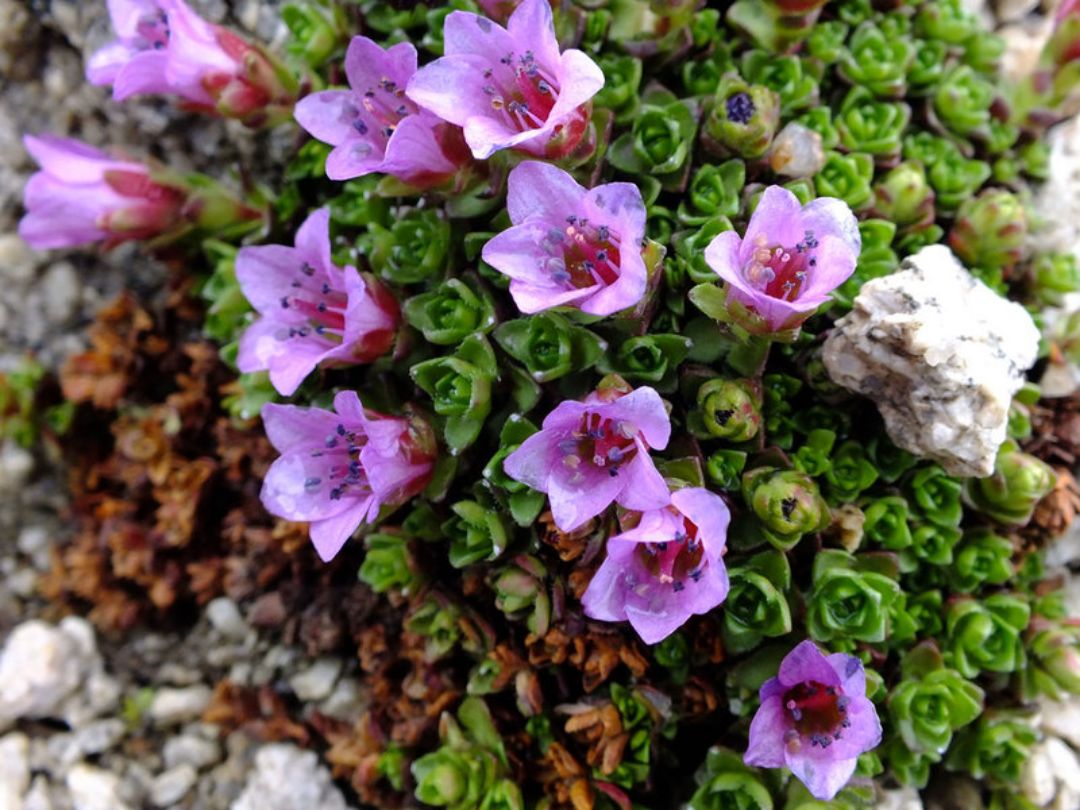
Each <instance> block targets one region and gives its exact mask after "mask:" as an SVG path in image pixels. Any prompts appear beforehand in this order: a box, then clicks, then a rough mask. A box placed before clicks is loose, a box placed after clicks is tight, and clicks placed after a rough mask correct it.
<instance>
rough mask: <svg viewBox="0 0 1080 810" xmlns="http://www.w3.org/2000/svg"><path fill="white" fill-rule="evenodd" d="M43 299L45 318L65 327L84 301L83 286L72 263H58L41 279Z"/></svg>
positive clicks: (55, 324)
mask: <svg viewBox="0 0 1080 810" xmlns="http://www.w3.org/2000/svg"><path fill="white" fill-rule="evenodd" d="M40 289H41V298H42V303H43V305H44V309H45V317H46V318H47V319H48V321H49V322H50V323H51V324H53V325H54V326H63V325H65V324H66V323H67V322H68V321H69V320H70V319H71V317H72V316H73V315H75V313H76V312H78V309H79V304H80V303H81V301H82V285H81V284H80V283H79V276H78V274H77V273H76V272H75V268H74V267H73V266H72V265H71V263H70V262H57V263H56V264H54V265H52V266H50V267H49V269H48V270H46V271H45V273H44V275H43V276H42V277H41V288H40Z"/></svg>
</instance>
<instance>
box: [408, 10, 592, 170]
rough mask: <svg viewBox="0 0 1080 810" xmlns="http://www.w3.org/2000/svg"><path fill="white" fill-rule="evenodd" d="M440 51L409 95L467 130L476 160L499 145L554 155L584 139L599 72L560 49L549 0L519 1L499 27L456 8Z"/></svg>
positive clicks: (581, 57)
mask: <svg viewBox="0 0 1080 810" xmlns="http://www.w3.org/2000/svg"><path fill="white" fill-rule="evenodd" d="M443 41H444V43H445V48H444V52H445V54H446V55H445V56H443V57H442V58H441V59H436V60H435V61H434V62H432V63H431V64H429V65H426V66H425V67H423V68H421V69H420V71H418V72H417V74H416V75H415V76H413V78H412V79H411V80H410V81H409V86H408V89H407V91H406V92H407V94H408V96H409V98H411V99H412V100H413V101H415V102H416V103H417V104H419V105H420V106H421V107H426V108H427V109H429V110H431V111H432V112H433V113H435V114H436V115H437V116H439V117H440V118H442V119H443V120H445V121H449V122H450V123H452V124H457V125H458V126H460V127H463V128H464V130H465V140H466V142H468V144H469V146H470V147H471V148H472V152H473V156H474V157H476V158H477V159H478V160H483V159H485V158H488V157H491V155H492V154H493V153H495V152H497V151H499V150H500V149H516V150H518V151H521V152H526V153H528V154H530V155H537V156H540V157H548V158H556V157H562V156H564V155H567V154H569V153H570V152H571V151H572V150H573V149H574V147H575V146H577V144H578V143H579V142H580V141H581V138H582V136H583V135H584V134H585V129H586V126H587V125H588V121H589V107H588V106H587V105H588V103H589V101H590V100H591V99H592V97H593V96H594V95H596V93H597V91H598V90H600V88H601V87H603V86H604V74H603V72H602V71H601V70H600V68H599V67H598V66H597V65H596V63H595V62H593V60H592V59H590V58H589V57H588V56H586V55H585V54H584V53H582V52H581V51H577V50H568V51H565V52H563V53H560V52H559V43H558V40H557V39H556V38H555V25H554V23H553V21H552V17H551V6H550V5H548V2H547V0H522V2H521V4H520V5H518V7H517V8H516V9H515V10H514V13H513V14H511V15H510V19H509V21H508V22H507V24H506V27H505V28H503V27H502V26H501V25H499V24H497V23H494V22H492V21H491V20H489V19H488V18H486V17H480V16H478V15H476V14H469V13H467V12H464V11H454V12H451V14H450V15H449V16H448V17H447V18H446V22H445V23H444V25H443Z"/></svg>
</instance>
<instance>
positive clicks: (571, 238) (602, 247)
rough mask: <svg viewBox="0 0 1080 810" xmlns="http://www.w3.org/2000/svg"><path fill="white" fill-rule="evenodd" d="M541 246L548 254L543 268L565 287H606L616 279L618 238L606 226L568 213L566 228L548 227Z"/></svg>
mask: <svg viewBox="0 0 1080 810" xmlns="http://www.w3.org/2000/svg"><path fill="white" fill-rule="evenodd" d="M540 246H541V247H542V248H544V250H545V251H546V252H547V254H548V258H546V259H544V260H543V261H542V267H543V269H544V270H546V271H547V272H548V273H549V274H550V276H551V278H552V280H553V281H555V282H556V283H558V284H562V285H564V286H566V287H567V288H573V289H579V290H580V289H583V288H586V287H595V286H596V285H597V284H601V285H604V286H607V285H609V284H614V283H615V282H616V281H618V279H619V261H620V256H619V249H620V242H619V237H618V234H615V233H613V232H612V230H611V228H609V227H608V226H607V225H599V226H596V225H593V224H592V223H590V222H589V220H588V219H586V218H585V217H576V216H574V215H572V214H571V215H570V216H568V217H567V218H566V227H565V228H562V229H560V228H550V229H549V230H548V232H547V235H546V236H545V237H544V239H543V240H541V242H540Z"/></svg>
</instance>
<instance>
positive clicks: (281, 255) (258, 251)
mask: <svg viewBox="0 0 1080 810" xmlns="http://www.w3.org/2000/svg"><path fill="white" fill-rule="evenodd" d="M303 263H304V257H303V256H302V255H301V252H300V251H299V250H297V249H296V248H292V247H288V246H287V245H257V246H253V247H243V248H240V251H239V253H237V254H236V280H237V282H239V284H240V290H241V292H243V293H244V297H245V298H246V299H247V300H248V301H249V302H250V304H251V306H253V307H254V308H255V309H256V310H257V311H258V312H261V313H262V314H264V315H267V314H272V315H273V316H274V319H275V320H281V321H283V322H290V321H295V322H297V323H299V322H306V320H307V319H306V318H305V317H304V316H302V315H300V314H299V313H296V312H290V311H289V309H288V308H286V307H283V306H282V305H281V299H282V297H283V296H285V295H287V294H288V292H289V290H290V289H291V287H290V285H291V284H292V282H293V281H294V280H296V279H298V278H299V276H300V268H301V266H302V265H303Z"/></svg>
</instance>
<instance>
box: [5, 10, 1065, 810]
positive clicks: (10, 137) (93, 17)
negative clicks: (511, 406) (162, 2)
mask: <svg viewBox="0 0 1080 810" xmlns="http://www.w3.org/2000/svg"><path fill="white" fill-rule="evenodd" d="M191 3H192V5H193V6H194V7H195V8H196V9H197V10H198V11H199V12H200V13H202V14H203V15H204V16H205V17H207V18H208V19H211V20H214V21H227V22H229V23H230V24H232V25H234V26H236V27H237V28H239V29H241V30H243V31H246V32H247V33H249V34H252V35H254V36H257V37H259V38H260V39H262V40H263V41H265V42H271V43H280V42H281V41H282V40H283V38H284V31H283V30H282V27H281V25H280V23H279V21H278V17H277V11H276V9H277V6H278V5H279V2H278V0H236V2H224V1H223V0H191ZM969 5H971V6H973V7H976V10H977V11H979V12H980V13H984V14H989V13H990V12H989V11H987V10H986V9H987V6H986V4H985V3H982V2H978V1H976V2H972V3H969ZM1036 5H1037V4H1036V3H1035V2H1024V1H1023V0H1018V1H1016V2H1008V1H1007V0H999V2H998V3H997V4H996V8H997V10H998V13H999V14H1000V19H1001V20H1002V21H1003V22H1005V23H1006V24H1007V28H1006V30H1007V32H1008V39H1009V43H1010V54H1009V56H1008V58H1007V60H1006V63H1007V65H1008V69H1010V70H1022V66H1023V65H1024V64H1026V63H1029V62H1030V55H1031V53H1032V52H1037V43H1038V40H1039V37H1040V36H1041V35H1042V33H1043V32H1044V31H1045V27H1043V26H1040V25H1039V24H1038V23H1037V22H1034V23H1033V22H1031V21H1030V20H1027V21H1023V20H1022V18H1023V17H1024V15H1026V14H1027V13H1028V12H1029V11H1031V10H1032V9H1033V8H1034V7H1035V6H1036ZM108 37H109V30H108V19H107V15H106V13H105V6H104V0H81V1H80V0H0V371H5V370H9V369H11V368H13V367H15V366H16V365H17V364H18V363H19V362H20V361H21V360H22V359H23V358H24V357H25V356H26V355H27V354H28V353H29V354H33V356H35V357H36V358H37V360H38V361H39V362H41V363H43V364H44V365H45V366H47V367H50V368H56V367H57V366H58V365H59V363H60V362H61V360H62V359H63V358H64V357H65V356H67V355H68V354H70V353H73V352H75V351H78V350H79V349H81V348H82V346H83V344H84V330H85V327H86V325H87V324H88V323H89V322H90V320H91V319H92V318H93V315H94V313H95V312H96V311H97V309H98V308H99V307H100V306H101V305H102V304H103V303H105V302H107V301H109V300H110V299H111V298H112V297H113V296H114V295H115V294H116V293H118V292H119V291H120V290H122V289H124V288H125V287H126V288H133V289H135V290H136V291H138V292H139V293H140V294H141V295H142V296H144V297H148V296H153V295H154V293H155V291H156V290H158V289H159V288H160V286H161V284H162V281H163V278H164V273H163V270H162V268H161V267H160V266H159V265H157V264H156V263H155V262H154V261H153V260H151V259H148V258H146V257H145V256H143V255H141V254H140V253H139V251H138V250H137V249H136V248H135V247H132V246H126V247H123V248H120V249H118V250H116V251H114V252H112V253H110V254H108V255H105V256H102V255H97V254H94V253H71V254H63V253H59V252H56V253H50V254H39V253H35V252H33V251H31V250H29V249H28V248H27V247H26V246H25V245H23V243H22V242H21V241H20V240H19V239H18V237H17V236H16V235H15V233H14V230H15V224H16V221H17V217H18V215H19V213H20V212H21V203H20V198H21V192H22V186H23V183H24V182H25V180H26V178H27V177H28V176H29V174H30V172H31V171H32V170H33V165H32V163H31V161H30V160H29V157H28V156H27V155H26V153H25V151H24V149H23V147H22V144H21V141H20V138H21V136H22V134H24V133H27V132H31V133H33V132H41V131H46V130H48V131H52V132H56V133H59V134H69V135H73V136H75V137H79V138H82V139H84V140H86V141H88V142H90V143H93V144H96V145H101V146H106V145H111V146H115V147H119V148H121V149H125V150H127V151H129V152H131V153H132V154H134V155H146V154H150V155H153V156H155V157H157V158H159V159H161V160H163V161H165V162H167V163H169V164H170V165H172V166H175V167H177V168H181V169H193V170H200V171H204V172H207V173H208V174H212V175H214V176H217V177H223V176H228V175H230V174H235V173H236V172H237V171H238V169H239V168H240V167H241V166H243V167H244V168H245V169H246V170H247V171H249V172H251V174H252V176H253V177H255V178H256V179H259V178H267V179H270V180H272V178H273V170H274V168H273V167H274V166H275V165H278V166H280V165H281V163H282V161H281V159H280V158H281V156H282V155H283V154H285V151H286V150H287V149H288V148H289V145H290V143H291V141H292V139H293V138H294V137H295V133H294V132H293V131H291V130H290V129H289V128H287V127H286V128H282V130H281V131H279V132H277V133H274V134H272V135H252V134H251V133H248V132H247V131H245V130H243V128H241V127H239V126H234V125H232V124H227V123H224V122H220V121H213V120H209V119H205V118H193V117H191V116H187V115H184V114H182V113H178V112H176V111H175V110H173V109H172V107H171V105H170V104H169V103H168V102H165V101H161V100H153V99H147V100H142V101H140V102H138V103H130V104H127V105H123V106H121V105H119V104H117V103H115V102H113V101H112V100H111V99H110V98H109V96H108V93H107V92H106V91H104V90H102V89H100V88H94V87H91V86H89V85H88V84H86V83H85V81H84V79H83V63H84V60H85V58H86V55H87V54H89V53H91V52H92V51H93V50H94V49H95V48H97V47H98V46H100V45H101V44H103V43H104V42H105V41H106V40H107V39H108ZM1033 43H1035V44H1034V45H1033ZM1073 133H1074V134H1073V135H1072V136H1070V137H1071V138H1072V139H1073V140H1074V142H1075V143H1076V144H1080V127H1074V129H1073ZM1074 151H1075V152H1076V153H1078V154H1080V146H1074ZM1072 182H1073V185H1072V188H1071V189H1070V191H1071V196H1072V197H1073V198H1075V199H1080V172H1078V173H1077V174H1076V175H1075V176H1074V179H1073V181H1072ZM1059 192H1060V190H1057V191H1055V194H1059ZM1070 224H1071V225H1072V226H1073V231H1072V232H1073V234H1075V232H1076V231H1075V223H1070ZM1072 241H1073V244H1074V245H1076V244H1077V241H1076V239H1075V237H1074V239H1073V240H1072ZM64 502H65V499H64V488H63V485H62V478H61V476H60V472H59V471H58V470H57V468H56V467H55V466H54V465H53V463H52V461H51V460H50V459H48V458H43V457H40V456H35V455H33V454H31V453H28V452H27V451H25V450H22V449H21V448H19V447H17V446H15V445H14V444H11V443H8V444H4V445H0V634H2V635H3V636H4V637H5V639H6V641H5V642H4V648H3V652H2V653H0V810H20V809H25V810H68V808H75V810H128V809H129V808H130V809H132V810H133V809H134V808H142V807H161V808H167V807H181V808H189V809H191V810H194V809H196V808H197V809H199V810H203V809H205V810H216V809H217V808H221V809H222V810H224V809H225V808H232V809H233V810H294V808H295V810H309V808H320V810H340V809H343V808H346V807H347V806H348V803H347V799H346V798H345V796H344V795H343V794H342V792H341V791H340V790H339V789H338V788H337V787H336V786H335V785H334V784H333V783H332V782H331V780H330V775H329V773H328V772H327V771H326V769H325V768H324V767H323V766H322V765H321V764H320V763H319V761H318V759H317V757H316V755H315V754H314V753H310V752H305V751H302V750H301V749H300V748H298V747H296V746H294V745H291V744H273V745H262V746H260V745H259V744H257V743H256V742H254V741H253V740H251V739H250V738H248V737H246V736H245V735H244V734H242V733H233V734H230V735H225V736H223V735H222V733H221V730H220V729H219V728H217V727H215V726H213V725H208V724H205V723H202V722H200V720H199V718H200V716H201V714H202V711H203V709H204V708H205V707H206V706H207V704H208V702H209V701H210V696H211V688H212V686H213V685H214V684H215V683H217V682H218V681H219V680H220V679H221V678H222V677H225V676H228V677H229V678H230V679H231V680H233V681H234V682H236V683H239V684H246V685H251V686H259V685H263V684H271V683H272V684H275V685H277V686H279V687H280V686H287V688H288V689H289V690H291V692H292V693H293V694H294V695H295V696H296V698H297V700H298V701H301V702H302V703H303V704H304V705H305V707H306V709H305V710H306V711H313V710H318V711H320V712H322V713H324V714H326V715H329V716H331V717H338V718H341V719H343V720H351V719H352V718H354V717H355V716H357V715H358V714H359V713H360V711H361V709H362V707H363V703H364V695H363V691H362V688H361V687H360V685H359V683H358V682H357V680H356V679H355V678H354V677H353V669H354V665H353V663H352V662H348V661H342V660H339V659H333V658H320V659H314V660H313V659H309V658H306V657H305V656H304V655H303V654H302V653H301V652H299V651H298V650H295V649H290V648H286V647H282V646H279V645H276V644H274V643H273V642H271V641H269V640H267V639H265V638H260V636H259V635H258V634H257V632H256V631H255V630H253V629H252V628H251V627H249V626H248V624H247V623H246V622H245V620H244V618H243V616H242V614H241V611H240V609H239V608H238V607H237V606H236V605H235V604H233V603H232V602H230V601H229V600H227V599H219V600H215V601H214V602H212V603H211V604H210V605H209V606H208V607H207V609H206V611H205V614H204V616H203V618H202V619H200V621H199V622H198V623H197V624H196V625H195V626H194V627H193V628H191V630H190V631H189V632H188V633H187V634H186V636H183V637H178V636H174V635H162V634H157V633H151V632H147V631H140V632H138V633H136V634H133V635H131V636H129V637H126V638H123V639H109V640H105V639H101V638H99V637H97V636H96V634H95V632H94V630H93V629H92V628H91V627H90V625H89V624H88V623H86V622H85V621H84V620H82V619H78V618H68V619H65V620H64V621H63V622H61V623H60V624H51V623H46V622H42V621H39V620H37V619H36V618H35V617H37V616H40V615H41V614H42V611H43V608H44V605H43V604H42V603H41V601H40V600H39V599H38V598H37V597H36V595H35V588H36V581H37V577H38V575H39V574H40V573H41V572H43V571H45V570H46V569H47V568H48V565H49V550H50V547H51V546H52V544H53V543H54V541H56V540H57V539H58V538H61V537H63V533H64V531H65V526H64V523H63V520H62V514H63V507H64ZM1058 556H1059V557H1061V558H1062V559H1061V560H1060V562H1067V561H1069V560H1072V561H1073V562H1074V564H1075V561H1076V560H1077V559H1080V532H1074V533H1073V535H1072V536H1071V537H1070V538H1069V540H1068V541H1067V542H1066V543H1064V544H1063V545H1062V547H1061V552H1060V553H1059V554H1058ZM1076 584H1077V583H1076V582H1075V581H1074V582H1073V586H1074V587H1073V588H1072V589H1071V590H1072V594H1071V602H1072V604H1073V606H1074V607H1075V608H1076V610H1077V612H1078V613H1080V587H1076ZM1043 716H1044V727H1045V730H1046V731H1047V732H1048V739H1047V741H1046V742H1045V743H1044V744H1043V745H1042V746H1041V747H1040V749H1039V751H1038V754H1037V756H1036V758H1035V760H1034V761H1033V763H1032V767H1031V768H1030V769H1029V772H1028V774H1027V776H1026V778H1025V790H1026V791H1027V792H1028V795H1029V796H1030V797H1031V798H1032V799H1033V800H1036V801H1038V803H1040V804H1044V805H1047V806H1054V807H1057V808H1060V810H1070V808H1080V784H1078V781H1080V762H1078V761H1077V758H1076V755H1075V753H1074V749H1080V731H1078V730H1080V704H1070V705H1067V706H1055V707H1048V708H1047V710H1046V711H1045V712H1044V715H1043ZM1062 738H1063V739H1064V742H1062ZM888 806H889V807H893V808H897V809H898V810H899V808H904V810H918V809H919V808H921V807H922V805H921V803H920V802H919V800H918V797H917V796H915V795H914V794H913V793H912V792H899V791H898V792H896V793H895V794H894V795H893V796H890V802H889V804H888Z"/></svg>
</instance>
